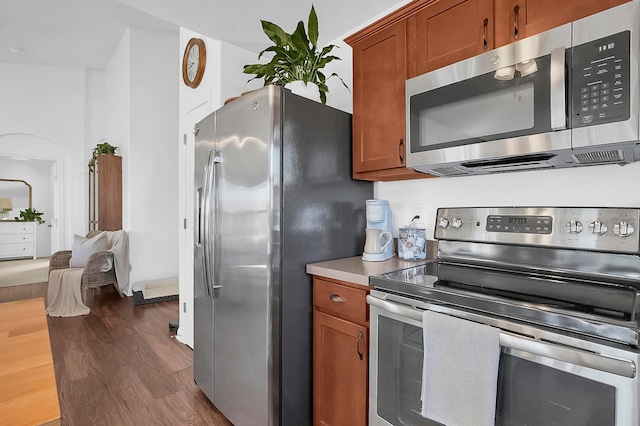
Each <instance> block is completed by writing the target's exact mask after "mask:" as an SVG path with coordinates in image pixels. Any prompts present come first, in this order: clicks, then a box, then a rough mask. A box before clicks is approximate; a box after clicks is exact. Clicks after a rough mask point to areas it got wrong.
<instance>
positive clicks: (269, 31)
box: [260, 21, 290, 46]
mask: <svg viewBox="0 0 640 426" xmlns="http://www.w3.org/2000/svg"><path fill="white" fill-rule="evenodd" d="M260 22H262V31H264V33H265V34H266V35H267V37H269V40H271V41H272V42H274V43H275V45H276V46H286V45H287V44H289V43H290V37H289V34H287V33H286V32H285V31H284V30H283V29H282V28H280V27H279V26H278V25H276V24H274V23H273V22H269V21H260Z"/></svg>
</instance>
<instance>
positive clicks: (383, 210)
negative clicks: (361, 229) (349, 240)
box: [362, 200, 396, 262]
mask: <svg viewBox="0 0 640 426" xmlns="http://www.w3.org/2000/svg"><path fill="white" fill-rule="evenodd" d="M366 219H367V229H380V230H381V231H383V232H384V231H386V232H389V234H390V235H391V236H393V212H392V211H391V208H389V201H387V200H367V201H366ZM371 235H372V234H371V233H367V238H370V236H371ZM390 238H393V237H390ZM370 246H371V244H367V242H366V241H365V247H370ZM395 254H396V253H395V248H394V244H393V242H392V243H391V244H388V245H387V246H386V247H385V248H383V249H382V252H380V253H367V252H366V251H365V252H363V253H362V260H367V261H374V262H381V261H383V260H387V259H390V258H392V257H393V256H395Z"/></svg>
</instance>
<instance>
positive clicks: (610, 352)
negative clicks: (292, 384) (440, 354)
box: [367, 290, 640, 426]
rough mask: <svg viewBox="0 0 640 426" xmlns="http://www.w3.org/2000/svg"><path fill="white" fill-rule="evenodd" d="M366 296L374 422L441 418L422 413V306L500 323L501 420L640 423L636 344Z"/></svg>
mask: <svg viewBox="0 0 640 426" xmlns="http://www.w3.org/2000/svg"><path fill="white" fill-rule="evenodd" d="M385 299H386V300H385ZM389 299H392V300H389ZM367 301H368V303H369V304H370V308H371V316H370V318H371V347H370V370H369V424H370V425H437V424H439V423H436V422H433V421H431V420H428V419H426V418H424V417H422V416H421V415H420V410H421V401H420V390H421V380H422V362H423V342H422V321H421V318H422V311H423V310H424V309H430V310H434V311H437V312H441V313H445V314H449V315H453V316H456V317H459V318H463V319H467V320H471V321H476V322H481V323H484V324H488V325H491V326H494V327H499V328H500V329H501V335H500V346H501V355H500V365H499V371H498V392H497V399H496V404H497V405H496V420H495V424H496V425H514V426H515V425H518V426H537V425H563V426H572V425H581V426H582V425H599V426H604V425H612V426H613V425H615V426H621V425H627V426H638V425H639V424H640V414H639V410H638V400H639V398H640V394H639V392H638V387H639V383H638V378H637V376H636V365H637V363H638V353H637V352H633V351H627V350H625V349H623V348H621V347H619V346H616V347H609V346H606V345H601V344H598V343H593V342H589V341H586V340H581V339H577V338H575V337H573V336H567V335H561V334H556V333H553V332H551V331H547V330H542V329H539V328H535V327H532V326H529V325H523V324H519V323H515V322H510V321H505V320H502V319H498V318H494V317H490V316H486V315H480V314H476V313H471V312H467V311H463V310H459V309H457V308H456V309H454V308H450V307H446V306H442V305H436V304H432V303H426V302H420V301H415V300H411V299H407V298H404V297H401V296H396V295H390V294H387V293H382V292H379V291H376V290H373V291H372V292H371V295H370V296H368V297H367ZM416 305H417V306H416Z"/></svg>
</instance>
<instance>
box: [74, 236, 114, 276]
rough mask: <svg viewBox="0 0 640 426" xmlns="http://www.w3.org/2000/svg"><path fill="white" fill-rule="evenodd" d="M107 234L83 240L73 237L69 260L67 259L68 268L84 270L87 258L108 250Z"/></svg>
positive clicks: (82, 238) (83, 238)
mask: <svg viewBox="0 0 640 426" xmlns="http://www.w3.org/2000/svg"><path fill="white" fill-rule="evenodd" d="M108 249H109V246H108V241H107V233H106V232H101V233H99V234H98V235H96V236H95V237H93V238H85V237H81V236H80V235H74V236H73V245H72V246H71V259H69V267H70V268H84V267H85V266H86V265H87V261H88V260H89V257H90V256H91V255H92V254H93V253H97V252H99V251H105V250H108Z"/></svg>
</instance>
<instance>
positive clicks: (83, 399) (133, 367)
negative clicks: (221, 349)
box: [0, 283, 231, 426]
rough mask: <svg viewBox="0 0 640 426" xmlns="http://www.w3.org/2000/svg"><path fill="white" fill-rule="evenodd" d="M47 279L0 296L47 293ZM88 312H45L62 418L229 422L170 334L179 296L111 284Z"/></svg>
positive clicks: (188, 353) (79, 421)
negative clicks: (133, 293)
mask: <svg viewBox="0 0 640 426" xmlns="http://www.w3.org/2000/svg"><path fill="white" fill-rule="evenodd" d="M46 292H47V283H38V284H25V285H20V286H15V287H3V288H0V303H1V302H8V301H13V300H22V299H28V298H32V297H45V298H46ZM87 305H88V306H89V307H90V308H91V313H90V314H89V315H84V316H79V317H72V318H51V317H48V324H49V334H50V337H51V349H52V352H53V361H54V367H55V373H56V381H57V383H58V395H59V400H60V410H61V412H62V424H63V425H82V426H84V425H136V426H137V425H214V426H219V425H225V426H226V425H231V423H229V422H228V421H227V420H226V419H225V418H224V416H222V414H220V412H219V411H218V410H217V409H216V408H215V407H214V406H213V404H211V402H210V401H209V400H208V399H207V397H206V396H205V395H204V394H203V393H202V391H200V389H199V388H198V387H197V386H196V385H195V384H194V382H193V368H192V366H193V354H192V350H191V349H189V347H187V346H186V345H183V344H182V343H180V342H178V341H176V340H175V339H174V338H172V337H171V335H172V334H173V333H171V332H170V331H169V320H170V319H171V318H174V317H176V316H178V301H172V302H164V303H154V304H150V305H140V306H134V305H133V300H132V298H131V297H127V298H121V297H120V296H119V295H118V293H117V292H116V291H115V289H114V288H113V287H111V286H109V287H105V288H103V289H102V290H101V292H100V294H97V295H92V294H91V293H89V297H88V300H87Z"/></svg>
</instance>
